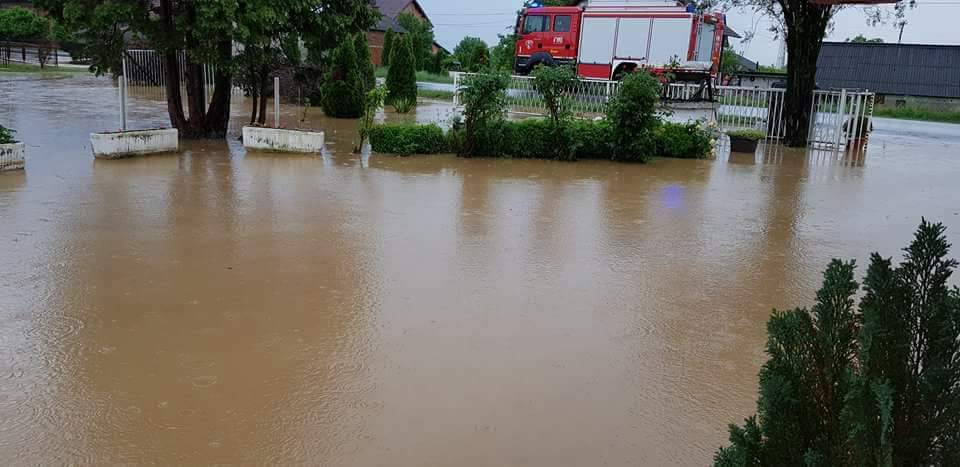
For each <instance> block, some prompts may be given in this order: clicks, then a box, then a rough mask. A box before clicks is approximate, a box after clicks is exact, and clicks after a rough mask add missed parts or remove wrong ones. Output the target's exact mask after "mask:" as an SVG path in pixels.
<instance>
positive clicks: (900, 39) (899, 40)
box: [897, 21, 907, 45]
mask: <svg viewBox="0 0 960 467" xmlns="http://www.w3.org/2000/svg"><path fill="white" fill-rule="evenodd" d="M906 25H907V22H906V21H901V22H900V37H898V38H897V45H900V42H902V41H903V27H904V26H906Z"/></svg>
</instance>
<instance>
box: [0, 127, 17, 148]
mask: <svg viewBox="0 0 960 467" xmlns="http://www.w3.org/2000/svg"><path fill="white" fill-rule="evenodd" d="M14 133H16V131H14V130H11V129H9V128H7V127H5V126H3V125H0V144H13V143H16V142H17V141H16V140H15V139H13V134H14Z"/></svg>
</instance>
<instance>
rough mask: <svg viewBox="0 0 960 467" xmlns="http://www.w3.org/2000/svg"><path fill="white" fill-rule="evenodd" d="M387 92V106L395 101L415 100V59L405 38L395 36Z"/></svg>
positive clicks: (407, 39) (388, 71)
mask: <svg viewBox="0 0 960 467" xmlns="http://www.w3.org/2000/svg"><path fill="white" fill-rule="evenodd" d="M387 92H388V94H387V103H388V104H392V103H393V102H394V101H396V100H397V99H410V100H412V101H414V102H416V100H417V71H416V58H414V56H413V49H412V48H411V45H410V39H409V38H407V37H406V36H397V37H396V38H395V40H394V41H393V51H392V52H390V69H389V70H387Z"/></svg>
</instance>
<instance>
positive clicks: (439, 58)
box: [428, 49, 450, 74]
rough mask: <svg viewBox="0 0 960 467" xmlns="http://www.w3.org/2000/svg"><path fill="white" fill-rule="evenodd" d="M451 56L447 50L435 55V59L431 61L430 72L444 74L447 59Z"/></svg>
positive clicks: (441, 50) (439, 51)
mask: <svg viewBox="0 0 960 467" xmlns="http://www.w3.org/2000/svg"><path fill="white" fill-rule="evenodd" d="M449 56H450V54H448V53H447V52H446V51H445V50H443V49H440V50H438V51H437V53H435V54H433V58H432V59H431V60H430V66H429V67H428V71H429V72H430V73H435V74H440V73H443V72H444V71H445V70H444V67H445V64H446V62H447V57H449Z"/></svg>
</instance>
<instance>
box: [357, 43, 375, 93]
mask: <svg viewBox="0 0 960 467" xmlns="http://www.w3.org/2000/svg"><path fill="white" fill-rule="evenodd" d="M354 47H355V48H356V49H357V50H356V51H357V67H358V68H359V69H360V81H361V82H362V83H363V92H364V93H367V92H369V91H370V90H372V89H373V88H374V87H375V86H376V85H377V78H376V76H374V75H375V74H376V70H374V67H373V59H372V58H370V45H369V44H367V35H366V34H365V33H362V32H360V33H357V35H356V39H355V43H354Z"/></svg>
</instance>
